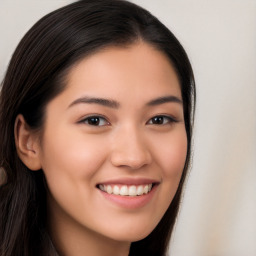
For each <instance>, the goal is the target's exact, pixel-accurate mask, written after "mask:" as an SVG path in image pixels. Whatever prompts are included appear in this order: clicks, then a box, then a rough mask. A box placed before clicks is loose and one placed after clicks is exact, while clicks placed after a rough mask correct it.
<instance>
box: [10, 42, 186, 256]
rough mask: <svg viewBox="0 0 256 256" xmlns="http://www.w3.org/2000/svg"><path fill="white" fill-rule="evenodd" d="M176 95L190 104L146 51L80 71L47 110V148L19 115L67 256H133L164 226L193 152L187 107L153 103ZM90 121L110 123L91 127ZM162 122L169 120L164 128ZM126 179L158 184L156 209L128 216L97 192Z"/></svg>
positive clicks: (109, 52)
mask: <svg viewBox="0 0 256 256" xmlns="http://www.w3.org/2000/svg"><path fill="white" fill-rule="evenodd" d="M167 96H168V97H169V96H172V97H173V96H174V97H175V99H178V100H180V101H182V97H181V90H180V85H179V81H178V78H177V75H176V73H175V71H174V69H173V67H172V65H171V64H170V62H169V60H168V59H167V57H166V56H165V55H164V54H163V53H161V52H160V51H158V50H156V49H154V48H153V47H152V46H150V45H148V44H146V43H143V42H138V43H136V44H133V45H131V46H129V47H125V48H119V47H109V48H107V49H105V50H102V51H99V52H98V53H95V54H93V55H91V56H89V57H87V58H85V59H83V60H82V61H80V62H79V63H78V64H77V65H75V66H74V67H73V68H72V69H71V71H70V73H69V74H68V81H67V87H66V89H65V90H64V91H63V92H62V93H61V94H59V95H58V96H57V97H55V98H54V99H53V100H52V101H51V102H50V103H49V104H48V105H47V107H46V119H45V124H44V128H43V133H42V134H41V140H40V141H39V136H38V135H37V134H35V133H33V132H31V131H30V130H29V128H28V127H27V126H26V124H25V121H24V119H23V117H22V116H21V115H20V116H18V118H17V120H16V128H15V132H16V145H17V149H18V154H19V156H20V158H21V159H22V160H23V162H24V163H25V164H26V165H27V166H28V167H29V168H30V169H31V170H37V169H40V168H42V169H43V171H44V174H45V176H46V181H47V186H48V190H49V195H48V212H49V213H48V215H49V217H48V219H49V229H50V233H51V236H52V238H53V241H54V244H55V245H56V247H57V248H58V250H59V252H60V254H61V255H67V256H73V255H74V256H80V255H81V256H82V255H95V256H97V255H100V256H110V255H120V256H125V255H126V256H127V255H128V253H129V247H130V244H131V242H133V241H137V240H140V239H143V238H144V237H146V236H147V235H149V234H150V232H151V231H152V230H153V229H154V228H155V227H156V225H157V224H158V222H159V221H160V219H161V218H162V216H163V215H164V213H165V211H166V210H167V208H168V206H169V205H170V203H171V201H172V199H173V197H174V195H175V192H176V190H177V187H178V184H179V181H180V177H181V174H182V171H183V168H184V163H185V158H186V152H187V137H186V130H185V125H184V119H183V106H182V103H181V102H178V100H176V101H173V100H171V101H170V100H168V101H164V102H155V104H153V103H152V102H153V101H154V100H155V99H158V98H161V97H167ZM81 97H87V98H88V97H96V98H103V99H108V100H111V101H115V104H112V106H105V105H102V104H100V103H97V102H96V103H95V102H94V103H86V102H84V101H85V100H81ZM172 99H173V98H172ZM82 101H83V102H82ZM149 102H151V104H148V103H149ZM89 116H100V117H102V118H100V119H99V120H100V122H99V123H97V125H92V122H91V121H92V120H91V119H88V117H89ZM156 116H161V117H162V116H166V117H164V118H162V119H161V118H160V119H159V118H157V120H158V121H159V120H160V122H159V123H155V122H154V121H153V119H152V118H153V117H156ZM173 120H175V121H173ZM94 124H95V123H94ZM123 178H125V179H128V180H138V179H142V178H143V179H145V178H146V179H152V180H154V181H156V182H157V185H156V186H155V188H154V194H153V196H152V197H151V199H150V200H149V202H147V203H146V204H145V205H143V206H141V207H135V208H125V207H122V206H120V205H118V204H115V203H113V202H112V201H109V200H107V199H106V198H105V197H104V196H102V192H101V191H100V190H99V189H98V188H97V185H98V184H104V183H105V182H108V181H109V180H112V179H123Z"/></svg>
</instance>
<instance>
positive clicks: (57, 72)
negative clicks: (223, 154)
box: [0, 0, 195, 256]
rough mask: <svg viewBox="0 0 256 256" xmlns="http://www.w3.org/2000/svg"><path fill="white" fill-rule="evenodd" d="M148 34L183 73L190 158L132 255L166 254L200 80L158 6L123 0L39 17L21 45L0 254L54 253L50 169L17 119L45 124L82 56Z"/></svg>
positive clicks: (7, 138)
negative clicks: (27, 150) (25, 155)
mask: <svg viewBox="0 0 256 256" xmlns="http://www.w3.org/2000/svg"><path fill="white" fill-rule="evenodd" d="M138 40H142V41H145V42H147V43H149V44H151V45H152V46H154V47H155V48H157V49H158V50H160V51H161V52H163V53H164V54H165V55H166V56H167V57H168V58H169V60H170V62H171V63H172V65H173V67H174V68H175V70H176V73H177V75H178V78H179V81H180V86H181V92H182V100H183V108H184V120H185V127H186V133H187V141H188V149H187V158H186V163H185V167H184V171H183V174H182V178H181V181H180V184H179V187H178V190H177V192H176V195H175V197H174V199H173V201H172V203H171V204H170V206H169V208H168V210H167V211H166V213H165V215H164V216H163V218H162V219H161V221H160V222H159V224H158V225H157V227H156V228H155V229H154V230H153V231H152V233H151V234H150V235H149V236H148V237H146V238H145V239H143V240H141V241H138V242H134V243H132V245H131V250H130V255H133V256H136V255H148V256H150V255H154V256H161V255H165V254H166V251H167V247H168V243H169V239H170V236H171V233H172V230H173V226H174V223H175V219H176V216H177V213H178V210H179V205H180V199H181V195H182V188H183V185H184V180H185V177H186V174H187V170H188V168H189V161H190V156H191V136H192V126H193V116H194V113H193V112H194V104H195V82H194V76H193V71H192V68H191V65H190V62H189V59H188V57H187V55H186V53H185V51H184V49H183V47H182V46H181V44H180V43H179V41H178V40H177V39H176V37H175V36H174V35H173V34H172V33H171V32H170V31H169V30H168V29H167V28H166V27H165V26H164V25H163V24H162V23H161V22H160V21H159V20H158V19H157V18H155V17H154V16H153V15H152V14H150V13H149V12H148V11H146V10H144V9H143V8H141V7H139V6H137V5H135V4H132V3H130V2H127V1H123V0H81V1H78V2H75V3H72V4H70V5H67V6H65V7H63V8H60V9H58V10H56V11H54V12H52V13H50V14H48V15H46V16H45V17H43V18H42V19H41V20H39V21H38V22H37V23H36V24H35V25H34V26H33V27H32V28H31V29H30V30H29V31H28V32H27V33H26V35H25V36H24V37H23V39H22V40H21V42H20V43H19V45H18V46H17V48H16V50H15V52H14V54H13V56H12V59H11V61H10V64H9V67H8V69H7V72H6V75H5V77H4V80H3V82H2V90H1V95H0V168H1V169H2V170H3V171H4V173H5V176H6V178H5V182H4V184H2V185H1V186H0V255H3V256H13V255H27V256H32V255H38V256H40V255H54V253H55V252H54V247H53V246H52V244H51V241H50V238H49V237H48V232H47V227H46V186H45V178H44V174H43V171H42V170H40V171H38V172H32V171H30V170H29V169H28V168H27V167H26V166H25V165H24V164H23V163H22V162H21V160H20V159H19V157H18V155H17V153H16V148H15V141H14V132H13V130H14V122H15V118H16V116H17V115H18V114H22V115H23V116H24V118H25V120H26V122H27V124H28V125H29V126H30V127H31V129H35V130H40V129H42V126H43V124H44V110H45V106H46V105H47V103H48V102H49V101H50V100H51V99H53V98H54V97H55V96H57V95H58V94H59V93H60V92H61V91H63V90H64V89H65V77H66V74H68V71H69V69H70V68H71V67H72V66H73V65H74V64H75V63H77V61H79V60H80V59H82V58H84V57H85V56H87V55H89V54H93V53H94V52H96V51H98V50H100V49H102V48H104V47H107V46H110V45H118V46H126V45H129V44H132V43H133V42H136V41H138Z"/></svg>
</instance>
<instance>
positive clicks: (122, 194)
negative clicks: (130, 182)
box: [120, 186, 128, 196]
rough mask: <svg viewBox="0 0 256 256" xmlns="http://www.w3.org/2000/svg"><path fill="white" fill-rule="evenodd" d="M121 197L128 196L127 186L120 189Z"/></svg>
mask: <svg viewBox="0 0 256 256" xmlns="http://www.w3.org/2000/svg"><path fill="white" fill-rule="evenodd" d="M120 195H121V196H128V188H127V186H122V187H121V189H120Z"/></svg>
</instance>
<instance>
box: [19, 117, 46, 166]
mask: <svg viewBox="0 0 256 256" xmlns="http://www.w3.org/2000/svg"><path fill="white" fill-rule="evenodd" d="M14 135H15V144H16V150H17V153H18V156H19V158H20V159H21V161H22V162H23V163H24V164H25V165H26V166H27V167H28V168H29V169H30V170H33V171H37V170H40V169H41V168H42V166H41V161H40V157H39V152H40V147H39V139H38V134H37V133H35V132H34V131H32V129H31V128H30V127H29V126H28V125H27V123H26V121H25V119H24V117H23V116H22V115H21V114H20V115H18V116H17V117H16V120H15V126H14Z"/></svg>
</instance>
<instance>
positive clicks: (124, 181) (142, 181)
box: [97, 178, 160, 185]
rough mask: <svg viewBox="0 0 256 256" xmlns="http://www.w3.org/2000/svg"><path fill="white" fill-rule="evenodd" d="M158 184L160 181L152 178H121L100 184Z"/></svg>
mask: <svg viewBox="0 0 256 256" xmlns="http://www.w3.org/2000/svg"><path fill="white" fill-rule="evenodd" d="M151 183H152V184H156V183H160V181H159V180H156V179H150V178H119V179H111V180H106V181H102V182H99V183H98V184H97V185H99V184H103V185H111V184H121V185H144V184H145V185H146V184H151Z"/></svg>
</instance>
